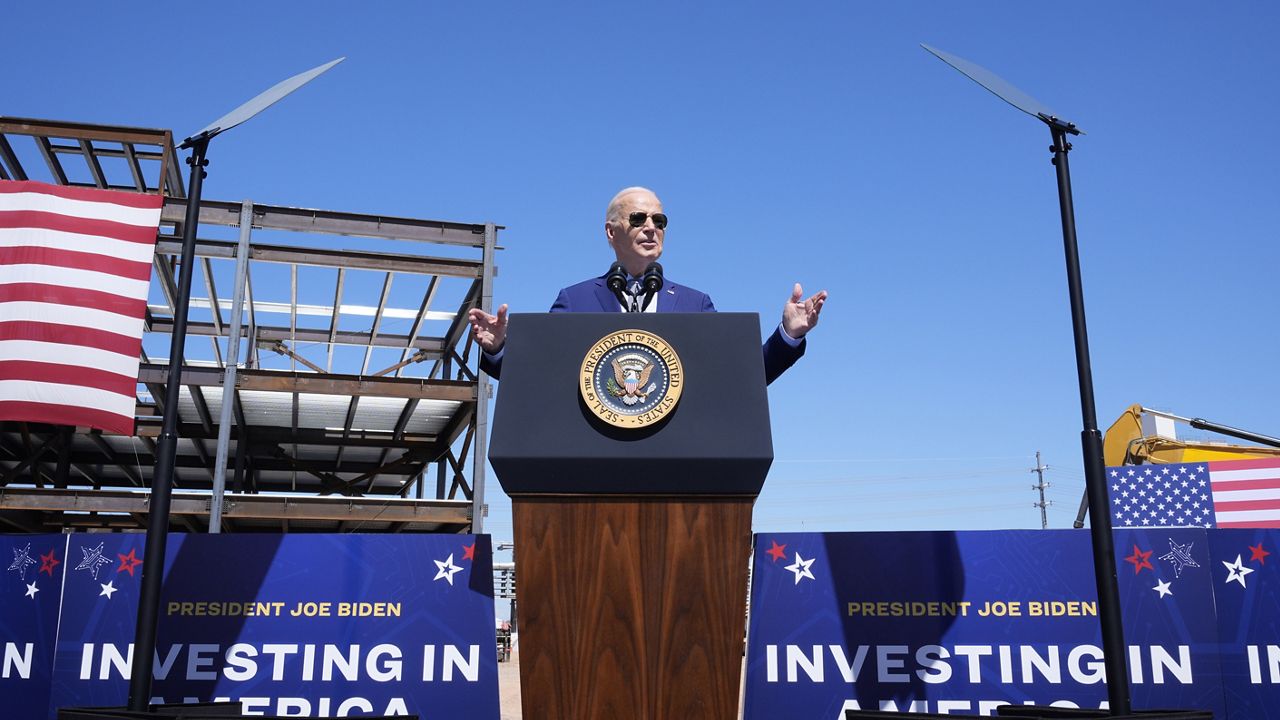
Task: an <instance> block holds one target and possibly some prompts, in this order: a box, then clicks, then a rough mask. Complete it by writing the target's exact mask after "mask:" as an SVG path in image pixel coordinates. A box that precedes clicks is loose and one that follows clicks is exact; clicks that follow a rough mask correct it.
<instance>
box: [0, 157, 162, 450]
mask: <svg viewBox="0 0 1280 720" xmlns="http://www.w3.org/2000/svg"><path fill="white" fill-rule="evenodd" d="M163 203H164V198H162V197H160V196H159V195H143V194H138V193H126V192H117V191H113V190H97V189H86V188H72V187H64V186H58V185H48V184H46V183H40V182H30V181H22V182H12V181H0V420H26V421H32V422H44V423H52V424H55V425H84V426H89V427H95V428H100V429H102V430H106V431H109V432H115V433H121V434H125V435H132V434H133V429H134V411H135V409H136V401H137V381H138V354H139V351H140V350H141V347H142V330H143V315H144V313H145V312H146V302H147V289H148V286H149V285H150V282H151V261H152V257H153V255H154V253H155V241H156V230H157V228H158V227H159V225H160V208H161V205H162V204H163Z"/></svg>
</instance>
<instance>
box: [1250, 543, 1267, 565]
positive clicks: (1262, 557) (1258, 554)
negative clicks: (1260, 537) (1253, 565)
mask: <svg viewBox="0 0 1280 720" xmlns="http://www.w3.org/2000/svg"><path fill="white" fill-rule="evenodd" d="M1249 552H1251V553H1253V554H1252V555H1250V556H1249V562H1253V561H1254V560H1257V561H1258V562H1260V563H1262V564H1263V565H1266V564H1267V560H1266V558H1267V556H1268V555H1270V554H1271V553H1269V552H1267V551H1266V550H1263V549H1262V543H1258V545H1257V547H1254V546H1253V545H1250V546H1249Z"/></svg>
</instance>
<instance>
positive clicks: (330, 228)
mask: <svg viewBox="0 0 1280 720" xmlns="http://www.w3.org/2000/svg"><path fill="white" fill-rule="evenodd" d="M185 214H186V203H185V202H184V201H182V200H179V199H175V198H168V199H166V200H165V204H164V210H163V211H162V213H161V215H160V219H161V220H162V221H166V220H167V221H169V222H174V221H181V220H182V218H183V217H184V216H185ZM239 215H240V203H235V202H225V201H219V200H202V201H201V202H200V223H201V224H211V225H237V224H238V218H239ZM254 216H255V217H254V225H255V226H257V227H259V228H262V229H264V230H265V229H270V230H292V231H294V232H305V233H322V234H328V235H347V236H353V237H367V238H383V239H387V240H414V241H419V242H427V243H438V244H444V245H462V246H466V247H474V248H479V247H483V246H484V231H485V226H484V225H478V224H468V223H456V222H447V221H441V220H419V219H414V218H401V217H391V216H387V215H365V214H360V213H348V212H337V211H333V210H316V209H310V208H293V207H282V206H279V205H257V206H256V207H255V210H254Z"/></svg>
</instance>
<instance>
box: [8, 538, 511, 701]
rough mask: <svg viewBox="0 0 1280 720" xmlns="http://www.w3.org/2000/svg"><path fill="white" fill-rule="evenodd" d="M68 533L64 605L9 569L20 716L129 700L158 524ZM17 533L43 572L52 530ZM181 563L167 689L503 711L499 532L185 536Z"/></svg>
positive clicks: (180, 695)
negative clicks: (29, 594) (496, 609)
mask: <svg viewBox="0 0 1280 720" xmlns="http://www.w3.org/2000/svg"><path fill="white" fill-rule="evenodd" d="M54 537H55V538H56V542H57V543H58V547H57V549H56V555H55V558H56V559H58V560H59V561H60V564H59V565H58V566H57V570H58V573H57V575H58V578H57V579H58V580H59V581H61V580H62V575H63V571H65V588H58V587H54V586H53V585H54V584H53V583H52V582H50V588H49V589H48V590H49V592H48V595H50V596H52V597H53V601H52V604H51V605H48V606H45V605H41V606H40V607H41V608H42V609H41V610H38V611H37V610H35V609H34V607H26V606H24V605H22V604H21V603H20V602H19V601H20V600H24V599H25V598H24V597H23V594H22V593H21V592H19V588H18V586H17V583H18V582H20V581H21V580H22V578H21V577H19V572H18V571H17V570H12V571H10V572H9V573H8V574H6V577H5V583H6V584H5V586H4V588H3V590H4V594H3V595H2V596H0V618H3V619H4V623H5V626H4V627H5V631H6V633H5V637H6V650H8V648H9V645H10V644H12V645H13V646H14V647H15V649H14V650H13V651H12V652H13V653H15V655H14V658H15V659H14V660H13V666H14V667H15V668H17V669H20V670H24V671H26V669H27V668H28V666H30V670H29V671H28V672H24V676H23V677H22V678H21V679H14V680H12V681H11V680H10V679H9V678H8V677H5V678H4V680H3V682H5V683H10V682H15V683H18V682H20V683H21V684H20V685H13V686H12V687H14V688H15V689H17V690H20V692H19V693H6V697H19V696H20V697H22V698H23V703H24V704H23V706H22V710H23V713H22V714H8V713H6V717H18V718H31V720H37V719H39V718H46V717H49V718H52V717H53V714H54V712H55V709H56V708H58V707H67V706H113V705H114V706H120V705H124V704H125V702H126V701H127V695H128V677H129V667H130V664H131V661H132V641H133V636H134V627H135V622H136V615H137V603H138V590H139V586H140V581H141V578H142V569H143V568H144V567H145V566H146V562H147V558H145V557H144V556H143V552H144V547H143V543H144V538H143V536H141V535H137V534H128V535H125V534H78V535H70V536H54ZM4 540H5V542H6V543H7V545H9V546H13V547H12V548H11V550H10V551H11V553H12V555H13V557H14V562H15V563H16V564H17V566H19V567H22V566H25V567H26V568H27V571H26V582H31V581H32V580H33V578H34V574H35V573H37V572H38V568H39V563H40V557H41V555H39V553H41V552H47V551H46V550H43V549H42V548H43V545H41V538H40V537H32V538H22V537H17V536H4ZM28 542H30V543H31V548H30V549H25V548H26V545H27V543H28ZM23 552H25V553H27V555H25V556H24V555H22V553H23ZM7 555H8V553H7V554H6V556H7ZM21 557H34V558H35V564H34V565H32V564H28V563H26V562H25V561H22V562H20V558H21ZM165 568H166V571H165V581H164V587H163V590H162V593H161V603H160V621H159V625H158V629H157V636H158V637H157V643H156V645H157V647H156V654H155V659H154V661H155V666H154V675H155V678H156V680H155V683H154V686H153V695H154V696H155V697H154V699H155V701H157V702H161V701H163V702H192V701H209V700H233V701H239V702H240V703H241V704H242V707H243V708H244V710H245V712H246V713H255V714H267V715H281V716H299V717H302V716H360V715H384V714H385V715H404V714H411V713H412V714H417V715H420V716H421V717H423V718H427V719H429V718H451V717H463V716H465V717H475V718H485V719H490V720H497V718H498V688H497V657H496V650H495V633H494V620H493V618H494V613H493V569H492V552H491V549H490V547H489V538H488V537H487V536H475V535H297V534H290V535H278V534H275V535H246V534H232V535H178V534H175V535H171V536H170V538H169V543H168V548H167V557H166V558H165ZM43 577H45V578H47V577H48V576H43ZM36 582H37V584H39V583H40V580H39V579H36ZM58 584H59V585H60V584H61V582H59V583H58ZM11 586H12V587H11ZM59 590H61V591H62V592H61V593H59ZM43 593H44V588H43V587H41V592H40V593H39V594H37V599H39V600H41V601H43V598H40V597H39V595H40V594H43ZM59 595H61V599H62V611H61V627H60V629H59V630H58V631H57V642H56V654H51V653H48V652H46V653H45V654H44V655H41V654H40V650H39V648H41V647H45V648H46V649H51V648H53V647H54V641H53V629H52V628H53V626H54V625H55V623H56V620H57V618H58V611H57V607H58V604H57V601H58V596H59ZM27 602H28V603H29V604H31V605H33V606H34V605H35V603H33V602H32V601H30V600H29V599H27ZM24 611H25V612H27V613H28V615H22V614H21V613H22V612H24ZM36 612H39V613H45V614H46V616H45V625H48V626H49V627H48V628H47V629H46V628H44V627H43V626H41V625H40V624H39V623H37V622H34V621H33V620H32V619H31V615H30V613H36ZM41 632H43V633H44V634H43V635H41V634H40V633H41ZM26 637H30V638H31V639H30V640H25V641H24V638H26ZM9 638H13V639H12V640H10V639H9ZM24 643H25V644H24ZM41 643H44V645H43V646H42V645H41ZM28 644H30V645H31V647H32V648H33V649H32V650H31V651H26V650H25V648H26V647H27V646H28ZM24 652H27V653H28V654H26V655H24V654H23V653H24ZM28 656H30V659H29V660H28V659H27V658H28ZM0 687H4V688H5V689H6V690H7V689H9V687H10V685H8V684H6V685H3V686H0ZM41 693H43V699H40V698H39V697H37V696H39V695H40V694H41Z"/></svg>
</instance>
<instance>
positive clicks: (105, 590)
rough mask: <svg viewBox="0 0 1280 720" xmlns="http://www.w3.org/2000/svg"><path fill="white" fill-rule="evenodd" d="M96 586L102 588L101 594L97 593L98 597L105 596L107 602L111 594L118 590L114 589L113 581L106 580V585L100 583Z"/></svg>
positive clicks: (114, 582) (114, 583)
mask: <svg viewBox="0 0 1280 720" xmlns="http://www.w3.org/2000/svg"><path fill="white" fill-rule="evenodd" d="M98 585H101V586H102V592H100V593H98V597H102V596H103V595H106V596H107V599H108V600H110V599H111V595H112V593H114V592H115V591H116V590H119V589H120V588H118V587H116V581H115V580H108V581H107V584H106V585H103V584H102V583H98Z"/></svg>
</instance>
